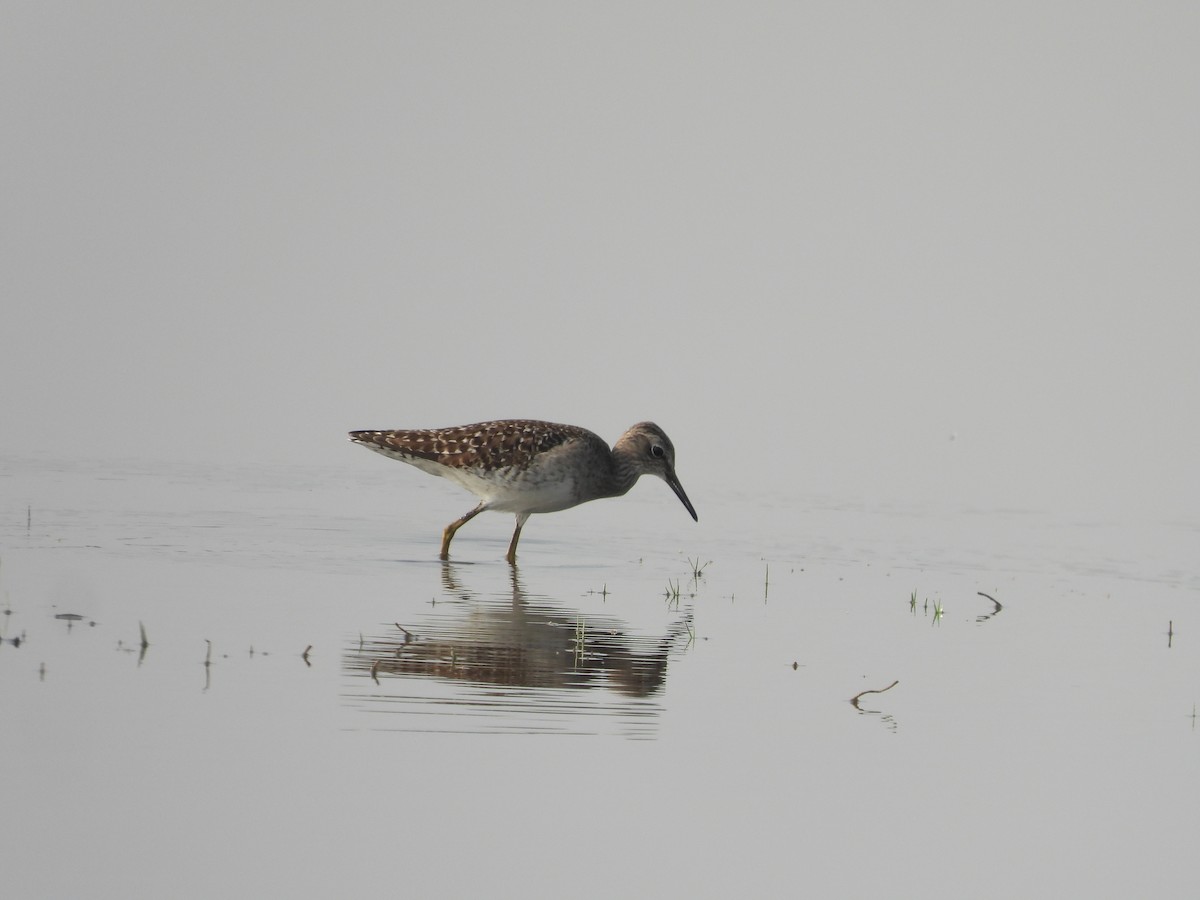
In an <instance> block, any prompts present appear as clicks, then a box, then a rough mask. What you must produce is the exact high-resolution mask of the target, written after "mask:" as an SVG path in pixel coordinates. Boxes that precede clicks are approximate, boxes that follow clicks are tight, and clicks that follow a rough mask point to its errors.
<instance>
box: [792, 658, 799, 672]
mask: <svg viewBox="0 0 1200 900" xmlns="http://www.w3.org/2000/svg"><path fill="white" fill-rule="evenodd" d="M798 668H800V663H798V662H797V661H796V660H792V671H793V672H795V671H796V670H797V669H798Z"/></svg>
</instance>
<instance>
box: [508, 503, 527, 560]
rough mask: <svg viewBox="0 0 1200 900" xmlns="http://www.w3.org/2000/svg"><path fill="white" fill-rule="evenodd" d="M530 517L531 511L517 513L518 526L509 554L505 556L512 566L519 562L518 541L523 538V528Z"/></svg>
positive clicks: (509, 547)
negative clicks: (522, 513)
mask: <svg viewBox="0 0 1200 900" xmlns="http://www.w3.org/2000/svg"><path fill="white" fill-rule="evenodd" d="M528 519H529V513H525V514H524V515H521V514H519V513H518V515H517V527H516V530H514V531H513V536H512V540H511V541H510V542H509V544H508V554H507V555H506V556H505V557H504V558H505V559H506V560H508V564H509V565H510V566H515V565H516V564H517V541H519V540H520V539H521V529H522V528H523V527H524V525H525V522H526V520H528Z"/></svg>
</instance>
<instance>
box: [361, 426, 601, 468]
mask: <svg viewBox="0 0 1200 900" xmlns="http://www.w3.org/2000/svg"><path fill="white" fill-rule="evenodd" d="M350 439H351V440H352V441H354V442H355V443H358V444H362V445H363V446H365V447H369V448H370V449H372V450H375V451H376V452H378V453H382V454H384V455H385V456H391V457H393V458H398V459H421V460H428V461H430V462H434V463H438V464H439V465H443V466H450V467H453V468H456V469H482V470H485V471H490V470H494V469H502V468H507V467H509V466H515V467H517V468H525V467H527V466H528V465H529V464H530V462H531V461H532V460H533V459H534V457H536V456H537V455H538V454H540V453H545V452H546V451H547V450H551V449H553V448H554V447H557V446H559V445H560V444H565V443H567V442H568V441H571V440H584V441H590V440H595V441H600V438H599V437H598V436H597V435H595V434H593V433H592V432H590V431H588V430H587V429H586V428H579V427H577V426H575V425H558V424H555V423H553V422H539V421H535V420H533V419H503V420H499V421H495V422H479V423H477V424H475V425H459V426H454V427H452V428H418V429H409V430H404V429H402V430H398V431H352V432H350ZM601 443H603V442H602V441H601Z"/></svg>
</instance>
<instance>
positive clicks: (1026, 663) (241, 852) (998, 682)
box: [0, 460, 1200, 897]
mask: <svg viewBox="0 0 1200 900" xmlns="http://www.w3.org/2000/svg"><path fill="white" fill-rule="evenodd" d="M5 471H6V472H7V473H8V474H7V475H6V476H5V477H4V478H2V479H0V501H2V503H0V591H2V592H3V593H2V594H0V604H2V609H0V629H2V632H0V636H2V638H3V644H0V703H2V705H3V709H4V727H3V729H0V754H2V758H3V759H4V760H5V763H6V772H5V790H4V796H5V802H4V804H3V809H2V811H0V844H2V845H3V846H4V847H5V852H4V860H5V861H4V883H5V885H6V893H8V891H9V890H11V891H12V894H11V895H12V896H20V897H59V896H90V897H108V896H113V897H116V896H123V897H128V896H168V895H169V896H175V897H202V896H212V895H213V894H216V893H224V894H226V895H251V894H257V895H269V894H280V895H282V894H285V893H286V894H288V895H291V896H298V897H308V896H311V897H319V896H344V895H347V894H350V893H352V892H365V891H380V890H384V891H401V890H403V891H406V892H407V891H416V890H421V891H433V890H438V891H441V892H443V893H445V894H447V895H462V894H465V893H467V892H480V891H500V892H501V893H504V892H515V891H521V892H522V893H525V894H528V895H532V896H543V895H549V894H552V893H553V894H559V893H562V892H563V891H569V892H570V893H572V894H574V895H578V896H601V895H609V894H611V893H612V892H613V891H614V890H617V889H622V890H628V891H632V892H636V893H645V892H649V891H655V892H658V893H665V894H673V895H687V894H689V893H690V894H695V895H697V896H711V895H715V894H720V893H729V892H733V891H742V892H750V893H753V894H756V895H783V894H788V895H793V894H795V893H797V892H809V893H815V894H817V895H819V896H872V895H885V894H887V895H896V894H905V895H909V894H915V893H916V892H918V891H919V892H920V893H921V894H923V895H926V896H934V897H961V896H984V897H987V896H996V897H999V896H1016V895H1019V896H1047V897H1048V896H1062V895H1064V894H1068V893H1069V894H1071V895H1076V896H1083V895H1090V896H1128V895H1130V894H1132V893H1133V892H1135V891H1136V892H1137V893H1138V894H1142V895H1153V896H1186V895H1189V893H1190V890H1191V885H1192V883H1193V881H1194V879H1193V877H1192V873H1191V872H1190V870H1189V867H1188V865H1187V860H1188V859H1190V855H1191V851H1192V849H1193V848H1194V846H1195V843H1196V840H1197V839H1198V838H1200V815H1198V814H1197V809H1198V808H1200V805H1198V803H1200V778H1198V777H1197V775H1198V771H1197V770H1198V767H1200V722H1197V714H1196V712H1195V711H1196V703H1197V701H1198V700H1200V641H1198V640H1197V637H1196V636H1197V635H1200V616H1198V615H1197V608H1198V607H1197V600H1198V598H1200V575H1198V573H1197V569H1196V566H1195V553H1194V548H1195V546H1197V538H1198V537H1200V528H1198V527H1197V523H1196V522H1187V521H1169V522H1166V521H1153V520H1142V521H1130V520H1114V519H1105V518H1089V517H1086V516H1079V515H1072V514H1070V513H1064V512H1061V511H1047V510H981V509H965V508H964V509H953V508H938V509H932V508H921V507H914V506H909V507H895V506H892V507H888V506H872V505H869V504H863V503H862V502H860V501H844V500H840V499H839V498H836V497H834V498H814V497H803V496H796V497H772V498H768V497H753V496H742V495H738V496H735V495H728V496H717V497H712V496H708V497H704V496H703V495H700V496H695V497H693V500H694V501H695V502H696V505H697V508H698V510H699V513H700V516H701V520H700V525H699V526H696V525H694V524H693V523H692V522H691V521H690V520H689V519H687V518H686V517H685V516H684V515H683V514H682V512H681V511H680V510H679V509H678V504H677V503H675V501H674V499H673V498H672V497H671V496H670V494H669V493H668V492H666V491H665V490H663V489H662V486H661V485H658V484H654V485H644V486H639V487H638V488H637V489H636V490H635V491H634V492H633V493H632V494H631V495H630V496H628V497H626V498H623V499H622V500H620V501H611V502H609V501H605V502H600V503H593V504H589V505H587V506H584V507H581V508H579V509H577V510H572V511H568V512H564V513H560V514H556V515H553V516H543V517H534V518H533V519H532V520H531V521H530V523H529V525H528V526H527V528H526V531H525V534H524V536H523V538H522V545H521V550H522V552H521V556H520V559H519V563H518V566H517V568H516V569H515V570H514V569H512V568H511V567H509V566H508V565H507V564H505V563H504V562H503V561H502V559H501V557H502V555H503V553H504V550H505V548H506V546H507V541H508V537H509V534H510V527H511V519H510V518H509V517H507V516H499V515H494V516H483V517H480V518H479V519H478V520H476V521H475V522H473V523H471V525H470V526H468V528H467V529H464V530H463V532H462V533H461V534H460V535H459V536H458V538H457V539H456V543H455V547H454V549H455V558H454V559H453V560H452V561H451V562H449V563H442V562H439V561H438V560H437V559H436V558H435V557H436V552H437V545H438V538H439V535H440V531H441V528H442V526H443V525H444V524H445V523H446V522H448V521H449V520H450V519H452V518H454V517H455V516H456V515H458V514H459V513H460V512H461V511H462V510H460V509H458V506H459V505H461V497H460V496H459V495H458V494H456V493H455V492H453V491H452V490H451V489H447V488H445V487H444V486H441V485H438V484H437V483H432V484H429V485H427V486H426V485H422V484H420V483H418V482H415V481H410V482H407V483H406V484H405V485H404V490H403V491H396V492H392V493H388V492H385V491H381V489H380V485H379V483H378V479H377V478H374V477H370V476H360V475H359V474H357V473H350V474H348V473H346V472H344V471H337V470H320V469H303V470H302V469H295V470H279V469H258V468H254V467H240V468H235V467H221V466H211V467H184V466H160V467H152V466H145V465H138V464H128V465H115V464H99V463H92V464H34V463H32V462H30V461H28V460H12V461H9V464H8V465H6V467H5ZM697 493H698V494H699V492H697ZM891 685H894V686H891ZM889 686H891V687H890V689H888V690H886V691H885V690H884V689H885V688H889ZM864 692H871V693H864ZM856 697H857V701H856V703H852V702H851V700H852V699H853V698H856Z"/></svg>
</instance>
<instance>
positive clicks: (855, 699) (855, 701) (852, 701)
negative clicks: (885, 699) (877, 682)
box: [850, 678, 900, 709]
mask: <svg viewBox="0 0 1200 900" xmlns="http://www.w3.org/2000/svg"><path fill="white" fill-rule="evenodd" d="M899 683H900V679H898V678H897V679H896V680H895V681H893V682H892V683H891V684H889V685H888V686H887V687H885V688H879V689H878V690H869V691H859V692H858V693H857V694H855V695H854V696H853V697H851V698H850V705H851V706H853V707H854V708H855V709H858V698H859V697H861V696H862V695H863V694H882V693H883V692H884V691H890V690H891V689H892V688H894V687H895V686H896V685H898V684H899Z"/></svg>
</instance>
